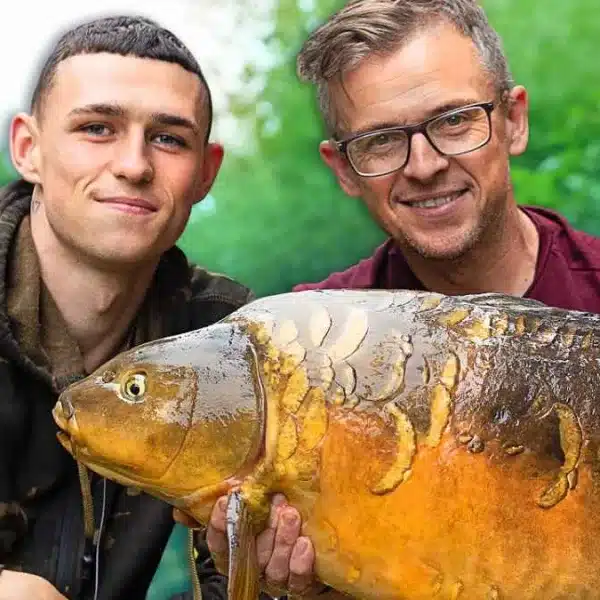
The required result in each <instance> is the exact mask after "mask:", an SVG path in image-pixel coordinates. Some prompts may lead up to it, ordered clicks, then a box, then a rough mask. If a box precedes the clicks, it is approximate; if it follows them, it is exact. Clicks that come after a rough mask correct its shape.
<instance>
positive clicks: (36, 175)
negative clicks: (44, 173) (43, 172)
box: [10, 113, 41, 184]
mask: <svg viewBox="0 0 600 600" xmlns="http://www.w3.org/2000/svg"><path fill="white" fill-rule="evenodd" d="M38 140H39V136H38V129H37V125H36V122H35V118H34V117H32V116H31V115H28V114H25V113H19V114H17V115H16V116H15V117H14V118H13V119H12V121H11V123H10V157H11V160H12V162H13V165H14V167H15V169H16V170H17V171H18V172H19V174H20V175H21V177H23V179H25V180H26V181H29V182H30V183H34V184H39V183H41V178H40V154H39V142H38Z"/></svg>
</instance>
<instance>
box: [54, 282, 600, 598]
mask: <svg viewBox="0 0 600 600" xmlns="http://www.w3.org/2000/svg"><path fill="white" fill-rule="evenodd" d="M599 333H600V317H599V316H597V315H593V314H589V313H582V312H576V311H566V310H562V309H556V308H550V307H547V306H545V305H543V304H541V303H540V302H537V301H533V300H525V299H520V298H514V297H510V296H505V295H501V294H480V295H469V296H452V297H451V296H444V295H442V294H436V293H430V292H421V291H406V290H404V291H391V290H390V291H388V290H354V291H353V290H335V291H307V292H300V293H294V294H281V295H278V296H271V297H266V298H261V299H258V300H256V301H254V302H252V303H250V304H248V305H246V306H244V307H242V308H241V309H239V310H237V311H236V312H234V313H232V314H231V315H230V316H228V317H226V318H225V319H223V320H222V321H220V322H219V323H217V324H215V325H212V326H209V327H206V328H204V329H201V330H198V331H195V332H192V333H188V334H184V335H181V336H173V337H171V338H165V339H162V340H157V341H154V342H150V343H148V344H144V345H143V346H139V347H138V348H136V349H134V350H130V351H128V352H125V353H123V354H121V355H119V356H118V357H116V358H115V359H113V360H112V361H110V362H109V363H107V364H106V365H103V366H102V367H101V368H99V369H98V370H97V371H96V372H95V373H93V374H91V375H90V376H89V377H88V378H86V379H85V380H82V381H80V382H77V383H75V384H73V385H72V386H70V387H69V388H68V389H67V390H66V391H65V392H64V393H63V394H62V395H61V397H60V399H59V402H58V403H57V405H56V407H55V409H54V413H53V414H54V418H55V420H56V422H57V424H58V425H59V427H60V429H61V434H60V435H59V439H60V440H61V442H62V443H63V445H64V446H65V447H66V448H67V450H69V451H70V452H71V453H72V454H73V455H74V456H75V457H76V458H77V459H78V460H80V461H81V462H82V463H84V464H85V465H86V466H88V467H89V468H90V469H92V470H95V471H96V472H98V473H100V474H101V475H104V476H106V477H109V478H112V479H114V480H116V481H118V482H120V483H122V484H124V485H132V486H135V487H138V488H140V489H143V490H145V491H146V492H148V493H151V494H154V495H157V496H158V497H161V498H163V499H165V500H166V501H168V502H170V503H172V504H173V505H174V506H176V507H177V508H179V509H180V510H183V511H184V512H186V513H187V514H189V515H190V516H192V517H194V518H195V519H196V520H197V521H199V522H200V523H207V521H208V519H209V516H210V511H211V508H212V506H213V504H214V501H215V500H216V499H217V498H218V497H219V496H220V495H222V494H230V498H231V501H230V507H231V510H230V514H231V515H233V516H232V521H231V523H230V528H231V531H232V539H233V540H234V541H235V547H232V552H233V551H235V552H233V553H232V556H234V560H233V561H232V562H233V563H234V564H232V566H231V571H230V582H229V586H230V587H229V593H230V598H231V599H232V600H250V598H253V594H254V593H255V591H256V589H257V588H256V586H257V573H256V572H255V571H256V557H255V556H253V555H252V551H251V548H252V545H251V544H249V543H247V542H248V540H249V539H250V538H251V537H252V535H255V534H256V533H257V532H258V531H259V530H260V529H261V527H263V526H264V524H265V522H266V521H265V520H266V518H267V515H268V508H269V498H270V497H271V495H272V494H273V493H275V492H283V493H284V494H285V495H286V496H287V498H288V500H289V501H290V503H291V504H292V505H294V506H295V507H296V508H297V509H298V510H299V511H300V513H301V515H302V517H303V533H304V534H305V535H308V536H309V537H310V538H311V540H312V541H313V544H314V547H315V555H316V562H315V569H316V574H317V576H318V577H319V578H320V579H321V580H322V581H323V582H325V583H327V584H328V585H330V586H332V587H333V588H335V589H338V590H340V591H342V592H345V593H347V594H349V595H351V596H353V597H356V598H364V599H366V600H371V599H373V600H374V599H383V600H392V599H393V600H398V599H403V600H425V599H429V598H432V599H434V600H440V599H451V598H452V599H455V600H463V599H468V600H478V599H482V600H507V599H515V600H538V599H540V600H558V599H559V598H590V599H591V598H599V597H600V593H599V592H598V590H599V589H600V550H597V549H596V548H597V546H596V541H597V539H600V516H599V515H600V500H599V498H600V494H599V493H598V492H599V491H600V416H599V414H598V410H597V408H596V402H597V400H596V397H597V396H598V395H599V393H600V369H599V366H598V360H599V359H600V343H599V340H600V337H599ZM107 373H110V385H107V382H106V381H105V380H106V379H107ZM133 376H135V377H137V379H136V381H138V382H139V381H142V382H143V385H142V386H141V388H142V390H141V392H140V394H139V395H138V396H136V397H135V398H131V397H130V395H131V393H132V392H131V389H132V388H131V386H129V387H128V385H127V383H128V382H129V381H131V377H133ZM140 378H141V379H140ZM135 390H137V388H135ZM128 394H129V396H128ZM190 405H192V406H193V407H194V408H193V419H192V420H191V422H190V420H189V419H187V420H186V419H182V418H181V415H179V417H178V415H176V414H174V411H175V412H176V411H177V410H178V407H179V406H181V407H188V411H189V406H190ZM140 421H141V422H140ZM134 422H135V423H136V427H131V426H130V424H131V423H134ZM117 439H118V440H120V444H121V445H120V446H118V445H116V444H115V440H117ZM157 444H159V447H160V450H161V451H160V452H156V451H155V449H156V445H157ZM153 452H154V455H153V458H154V456H156V460H152V461H148V456H149V455H152V453H153ZM167 459H168V465H167ZM163 463H164V464H163ZM162 467H164V470H163V471H162V472H161V469H162Z"/></svg>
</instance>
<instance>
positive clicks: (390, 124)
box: [345, 98, 480, 137]
mask: <svg viewBox="0 0 600 600" xmlns="http://www.w3.org/2000/svg"><path fill="white" fill-rule="evenodd" d="M479 101H480V100H475V99H473V98H462V99H456V100H451V101H449V102H444V104H440V105H439V106H436V107H435V108H434V109H432V110H430V111H428V112H427V113H426V116H425V117H423V118H422V119H419V121H417V122H418V123H421V122H423V121H427V120H428V119H432V118H434V117H437V116H439V115H441V114H443V113H445V112H448V111H451V110H455V109H457V108H462V107H464V106H469V105H471V104H476V103H477V102H479ZM413 124H415V122H413V123H408V122H407V121H406V119H398V120H396V121H387V120H386V121H372V122H370V123H368V124H367V125H364V126H363V127H360V128H358V129H355V130H353V131H352V133H351V134H350V135H348V136H345V137H354V136H356V135H362V134H363V133H371V132H373V131H379V130H380V129H393V128H395V127H406V126H407V125H413Z"/></svg>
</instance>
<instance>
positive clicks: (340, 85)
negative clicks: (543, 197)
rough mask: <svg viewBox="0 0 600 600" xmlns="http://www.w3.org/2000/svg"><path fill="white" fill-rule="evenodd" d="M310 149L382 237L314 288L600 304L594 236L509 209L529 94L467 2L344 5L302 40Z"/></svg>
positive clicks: (379, 0) (599, 251)
mask: <svg viewBox="0 0 600 600" xmlns="http://www.w3.org/2000/svg"><path fill="white" fill-rule="evenodd" d="M298 66H299V73H300V75H301V76H302V77H303V78H305V79H306V80H309V81H311V82H313V83H314V84H316V87H317V89H318V95H319V98H320V104H321V108H322V111H323V116H324V119H325V122H326V125H327V128H328V131H329V133H330V139H328V140H326V141H324V142H323V143H322V144H321V146H320V151H321V156H322V157H323V160H324V161H325V163H326V164H327V165H328V166H329V167H330V168H331V170H332V171H333V173H334V174H335V176H336V177H337V180H338V181H339V184H340V186H341V187H342V189H343V190H344V191H345V192H346V193H347V194H348V195H349V196H355V197H360V198H362V199H363V201H364V202H365V204H366V206H367V208H368V209H369V211H370V213H371V215H372V216H373V218H374V219H375V221H376V222H377V223H378V224H379V225H380V226H381V227H382V228H383V230H384V231H385V232H387V234H388V235H389V239H388V240H387V242H386V243H385V244H383V245H382V246H381V247H380V248H378V249H377V250H376V251H375V253H374V254H373V256H372V257H371V258H369V259H367V260H365V261H362V262H361V263H359V264H358V265H355V266H353V267H351V268H349V269H348V270H346V271H344V272H343V273H335V274H333V275H331V276H330V277H328V278H327V279H326V280H325V281H323V282H321V283H319V284H311V285H300V286H297V287H296V288H295V289H297V290H300V289H307V288H311V287H312V288H314V287H330V288H336V287H354V288H356V287H360V288H413V289H428V290H433V291H437V292H443V293H447V294H462V293H473V292H504V293H508V294H513V295H518V296H528V297H531V298H535V299H537V300H541V301H543V302H545V303H547V304H551V305H555V306H560V307H564V308H571V309H582V310H590V311H599V310H600V293H599V292H600V277H599V276H598V271H599V269H600V240H599V239H598V238H595V237H592V236H589V235H586V234H585V233H583V232H580V231H575V230H574V229H573V228H571V227H570V226H569V224H568V223H567V222H566V221H565V220H564V219H563V218H562V217H560V216H559V215H557V214H556V213H554V212H551V211H549V210H544V209H542V208H534V207H521V206H518V205H517V201H516V198H515V193H514V189H513V186H512V184H511V178H510V158H511V156H516V155H518V154H521V153H523V152H524V151H525V149H526V147H527V141H528V129H529V128H528V114H527V112H528V96H527V91H526V90H525V88H524V87H522V86H517V85H514V84H513V81H512V78H511V74H510V71H509V67H508V65H507V61H506V58H505V56H504V54H503V51H502V46H501V42H500V39H499V36H498V35H497V33H496V32H495V31H494V30H493V29H492V27H491V26H490V24H489V23H488V20H487V18H486V15H485V13H484V11H483V10H482V8H481V7H480V6H479V5H478V3H477V2H476V1H475V0H435V1H433V2H432V1H430V0H410V1H409V0H395V1H392V0H355V1H353V2H349V3H348V4H347V5H346V6H345V7H344V8H343V9H342V10H340V11H339V12H338V13H336V14H335V15H333V16H332V17H331V18H330V19H329V20H328V21H327V22H326V23H325V24H323V25H322V26H321V27H320V28H319V29H317V30H316V31H315V32H314V33H313V34H312V35H311V37H310V38H309V39H308V41H307V42H306V44H305V46H304V48H303V50H302V52H301V53H300V55H299V57H298Z"/></svg>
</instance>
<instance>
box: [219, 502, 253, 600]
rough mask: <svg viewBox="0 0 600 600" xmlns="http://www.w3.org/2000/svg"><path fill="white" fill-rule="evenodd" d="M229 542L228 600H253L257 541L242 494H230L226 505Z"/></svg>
mask: <svg viewBox="0 0 600 600" xmlns="http://www.w3.org/2000/svg"><path fill="white" fill-rule="evenodd" d="M227 538H228V542H229V574H228V575H229V582H228V586H227V597H228V600H256V599H257V598H258V596H259V593H260V586H259V569H258V556H257V553H256V538H255V536H254V532H253V530H252V524H251V519H250V514H249V511H248V506H247V504H246V501H245V500H244V497H243V495H242V493H241V491H238V490H236V491H233V492H231V494H230V495H229V500H228V502H227Z"/></svg>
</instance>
